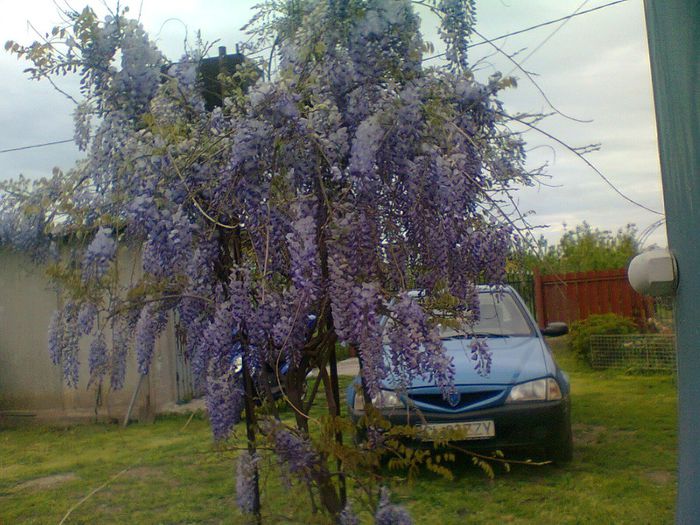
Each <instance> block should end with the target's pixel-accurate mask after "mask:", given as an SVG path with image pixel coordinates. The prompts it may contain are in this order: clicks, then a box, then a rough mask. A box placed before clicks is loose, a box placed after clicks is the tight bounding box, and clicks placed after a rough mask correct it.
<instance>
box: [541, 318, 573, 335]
mask: <svg viewBox="0 0 700 525" xmlns="http://www.w3.org/2000/svg"><path fill="white" fill-rule="evenodd" d="M568 333H569V326H568V325H567V324H566V323H560V322H556V323H549V324H548V325H547V327H546V328H544V329H543V330H542V335H546V336H547V337H559V336H560V335H566V334H568Z"/></svg>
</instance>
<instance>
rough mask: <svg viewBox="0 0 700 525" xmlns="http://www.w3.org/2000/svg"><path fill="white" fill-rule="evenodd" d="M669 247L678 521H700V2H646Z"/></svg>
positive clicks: (680, 0)
mask: <svg viewBox="0 0 700 525" xmlns="http://www.w3.org/2000/svg"><path fill="white" fill-rule="evenodd" d="M644 7H645V11H646V20H647V34H648V37H649V54H650V56H651V72H652V79H653V83H654V102H655V106H656V123H657V127H658V135H659V153H660V156H661V174H662V180H663V188H664V204H665V207H666V218H667V225H666V228H667V231H668V241H669V247H670V249H671V251H672V253H673V254H674V255H675V257H676V260H677V262H678V275H679V280H678V290H677V294H676V300H675V320H676V345H677V347H678V404H679V406H678V416H679V417H678V424H679V457H678V501H677V507H676V523H678V524H683V525H688V524H694V523H699V524H700V1H699V0H644Z"/></svg>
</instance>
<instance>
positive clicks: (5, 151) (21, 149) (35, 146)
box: [0, 139, 73, 153]
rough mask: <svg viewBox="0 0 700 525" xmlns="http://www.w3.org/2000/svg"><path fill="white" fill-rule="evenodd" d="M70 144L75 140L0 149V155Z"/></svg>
mask: <svg viewBox="0 0 700 525" xmlns="http://www.w3.org/2000/svg"><path fill="white" fill-rule="evenodd" d="M68 142H73V139H64V140H54V141H53V142H43V143H41V144H30V145H29V146H20V147H18V148H8V149H0V153H10V152H11V151H23V150H25V149H34V148H43V147H45V146H55V145H56V144H66V143H68Z"/></svg>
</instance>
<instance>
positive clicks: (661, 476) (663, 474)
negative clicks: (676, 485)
mask: <svg viewBox="0 0 700 525" xmlns="http://www.w3.org/2000/svg"><path fill="white" fill-rule="evenodd" d="M644 477H645V478H647V479H648V480H649V481H652V482H654V483H656V484H658V485H667V484H668V483H672V482H673V481H674V479H675V476H674V475H673V472H669V471H668V470H650V471H648V472H645V473H644Z"/></svg>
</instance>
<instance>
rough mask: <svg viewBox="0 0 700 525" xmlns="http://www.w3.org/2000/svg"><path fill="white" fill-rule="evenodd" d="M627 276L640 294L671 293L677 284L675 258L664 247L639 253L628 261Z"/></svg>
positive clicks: (656, 295)
mask: <svg viewBox="0 0 700 525" xmlns="http://www.w3.org/2000/svg"><path fill="white" fill-rule="evenodd" d="M627 278H628V279H629V282H630V284H631V285H632V288H634V289H635V290H636V291H637V292H639V293H640V294H642V295H652V296H654V297H658V296H664V295H673V294H674V293H675V291H676V287H677V286H678V265H677V264H676V258H675V257H674V256H673V254H672V253H671V252H670V251H668V250H665V249H657V250H650V251H648V252H644V253H640V254H639V255H637V256H636V257H635V258H634V259H632V262H630V266H629V269H628V270H627Z"/></svg>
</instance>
